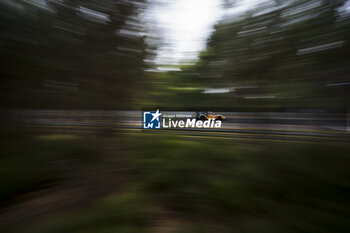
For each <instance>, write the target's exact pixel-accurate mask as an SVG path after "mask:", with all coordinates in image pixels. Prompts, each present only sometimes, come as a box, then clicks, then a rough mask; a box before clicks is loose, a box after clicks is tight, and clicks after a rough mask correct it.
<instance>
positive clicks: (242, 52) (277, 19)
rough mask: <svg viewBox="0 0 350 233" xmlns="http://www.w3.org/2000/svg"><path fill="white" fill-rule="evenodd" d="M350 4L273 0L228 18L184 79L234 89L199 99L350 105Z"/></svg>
mask: <svg viewBox="0 0 350 233" xmlns="http://www.w3.org/2000/svg"><path fill="white" fill-rule="evenodd" d="M345 2H346V1H343V0H338V1H329V0H322V1H321V0H292V1H288V2H284V1H275V2H268V3H264V4H261V5H260V6H259V7H257V8H256V9H254V10H252V11H250V12H248V13H246V15H245V16H244V18H238V17H237V16H232V17H228V18H226V19H224V20H222V21H221V22H220V23H219V24H217V25H216V27H215V31H214V32H213V34H212V35H211V37H210V39H209V40H208V44H207V49H206V50H205V51H203V52H202V53H201V54H200V60H199V61H198V62H197V64H196V65H195V66H194V67H193V68H192V69H191V70H190V71H189V72H187V73H186V72H184V74H183V76H184V77H185V76H186V75H188V74H192V78H194V79H196V80H197V83H198V84H200V85H201V86H202V87H207V88H223V87H226V88H228V89H229V90H230V92H228V93H226V94H212V95H205V94H201V95H199V96H197V99H198V102H200V103H197V104H198V105H201V106H207V107H211V106H218V105H219V106H221V107H237V106H283V107H287V106H300V107H310V106H311V107H323V106H337V107H344V106H346V105H347V103H348V101H349V97H350V95H349V93H350V92H349V91H350V89H349V88H350V85H349V83H350V82H349V81H350V80H349V77H348V75H347V74H348V73H349V71H350V70H349V67H350V61H349V60H348V59H347V57H348V56H349V53H350V47H349V43H348V41H349V39H350V38H349V36H350V35H349V33H350V27H349V26H350V25H349V20H348V18H346V17H343V16H341V14H340V9H341V7H342V6H343V5H344V4H345ZM349 13H350V12H347V13H346V14H349ZM262 104H263V105H262Z"/></svg>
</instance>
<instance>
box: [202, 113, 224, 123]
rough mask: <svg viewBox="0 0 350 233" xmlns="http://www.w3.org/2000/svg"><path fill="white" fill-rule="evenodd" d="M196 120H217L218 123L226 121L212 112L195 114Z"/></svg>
mask: <svg viewBox="0 0 350 233" xmlns="http://www.w3.org/2000/svg"><path fill="white" fill-rule="evenodd" d="M196 119H197V120H209V119H212V120H215V121H216V120H218V121H224V120H226V117H225V116H223V115H220V114H215V113H213V112H197V113H196Z"/></svg>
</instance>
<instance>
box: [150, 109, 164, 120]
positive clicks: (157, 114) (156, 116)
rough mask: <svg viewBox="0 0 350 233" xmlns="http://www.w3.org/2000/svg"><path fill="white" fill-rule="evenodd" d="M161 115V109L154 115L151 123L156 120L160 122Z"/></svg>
mask: <svg viewBox="0 0 350 233" xmlns="http://www.w3.org/2000/svg"><path fill="white" fill-rule="evenodd" d="M161 115H162V114H161V113H159V109H158V110H157V112H156V113H152V116H153V118H152V120H151V122H153V121H154V120H155V119H157V121H159V117H160V116H161Z"/></svg>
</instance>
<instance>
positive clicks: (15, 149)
mask: <svg viewBox="0 0 350 233" xmlns="http://www.w3.org/2000/svg"><path fill="white" fill-rule="evenodd" d="M0 142H1V143H0V154H1V157H0V202H2V203H4V202H6V201H7V200H9V199H10V198H15V197H16V196H18V195H20V194H22V193H26V192H28V191H31V190H36V189H40V188H42V187H48V186H50V185H52V183H54V182H55V181H59V180H62V179H65V178H67V176H69V174H70V173H69V172H71V170H72V169H74V168H75V167H76V166H77V165H82V164H84V163H86V162H87V161H89V160H90V159H91V158H92V157H93V156H95V155H96V153H97V152H96V150H95V149H93V148H92V147H90V146H88V145H86V144H85V143H83V142H81V141H80V140H78V139H55V140H52V139H50V138H41V139H30V140H28V139H20V138H19V139H18V138H17V140H13V138H6V139H5V138H2V140H1V141H0Z"/></svg>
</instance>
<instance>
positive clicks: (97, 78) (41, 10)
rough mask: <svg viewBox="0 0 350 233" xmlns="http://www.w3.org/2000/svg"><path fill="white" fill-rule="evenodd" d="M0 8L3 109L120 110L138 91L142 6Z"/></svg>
mask: <svg viewBox="0 0 350 233" xmlns="http://www.w3.org/2000/svg"><path fill="white" fill-rule="evenodd" d="M0 5H1V6H0V27H1V34H0V41H1V47H0V60H1V70H0V72H1V74H0V80H1V81H0V82H1V84H0V104H1V107H2V108H64V109H66V108H83V109H96V108H97V109H107V108H108V109H110V108H120V107H121V106H123V107H125V106H126V105H127V103H128V102H129V100H130V98H132V93H133V92H135V91H136V90H137V88H138V87H141V86H142V84H141V82H143V80H144V77H145V76H144V69H145V68H146V66H147V64H146V63H145V62H144V61H145V58H146V57H149V56H152V55H153V52H152V50H151V49H149V48H148V46H147V44H146V42H145V39H146V35H147V34H146V32H145V29H144V27H143V26H142V22H141V21H140V17H138V14H139V13H140V12H141V11H142V10H143V9H144V8H145V7H146V2H145V1H144V0H99V1H96V0H88V1H82V0H47V1H45V0H33V1H26V0H18V1H5V0H3V1H0Z"/></svg>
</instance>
